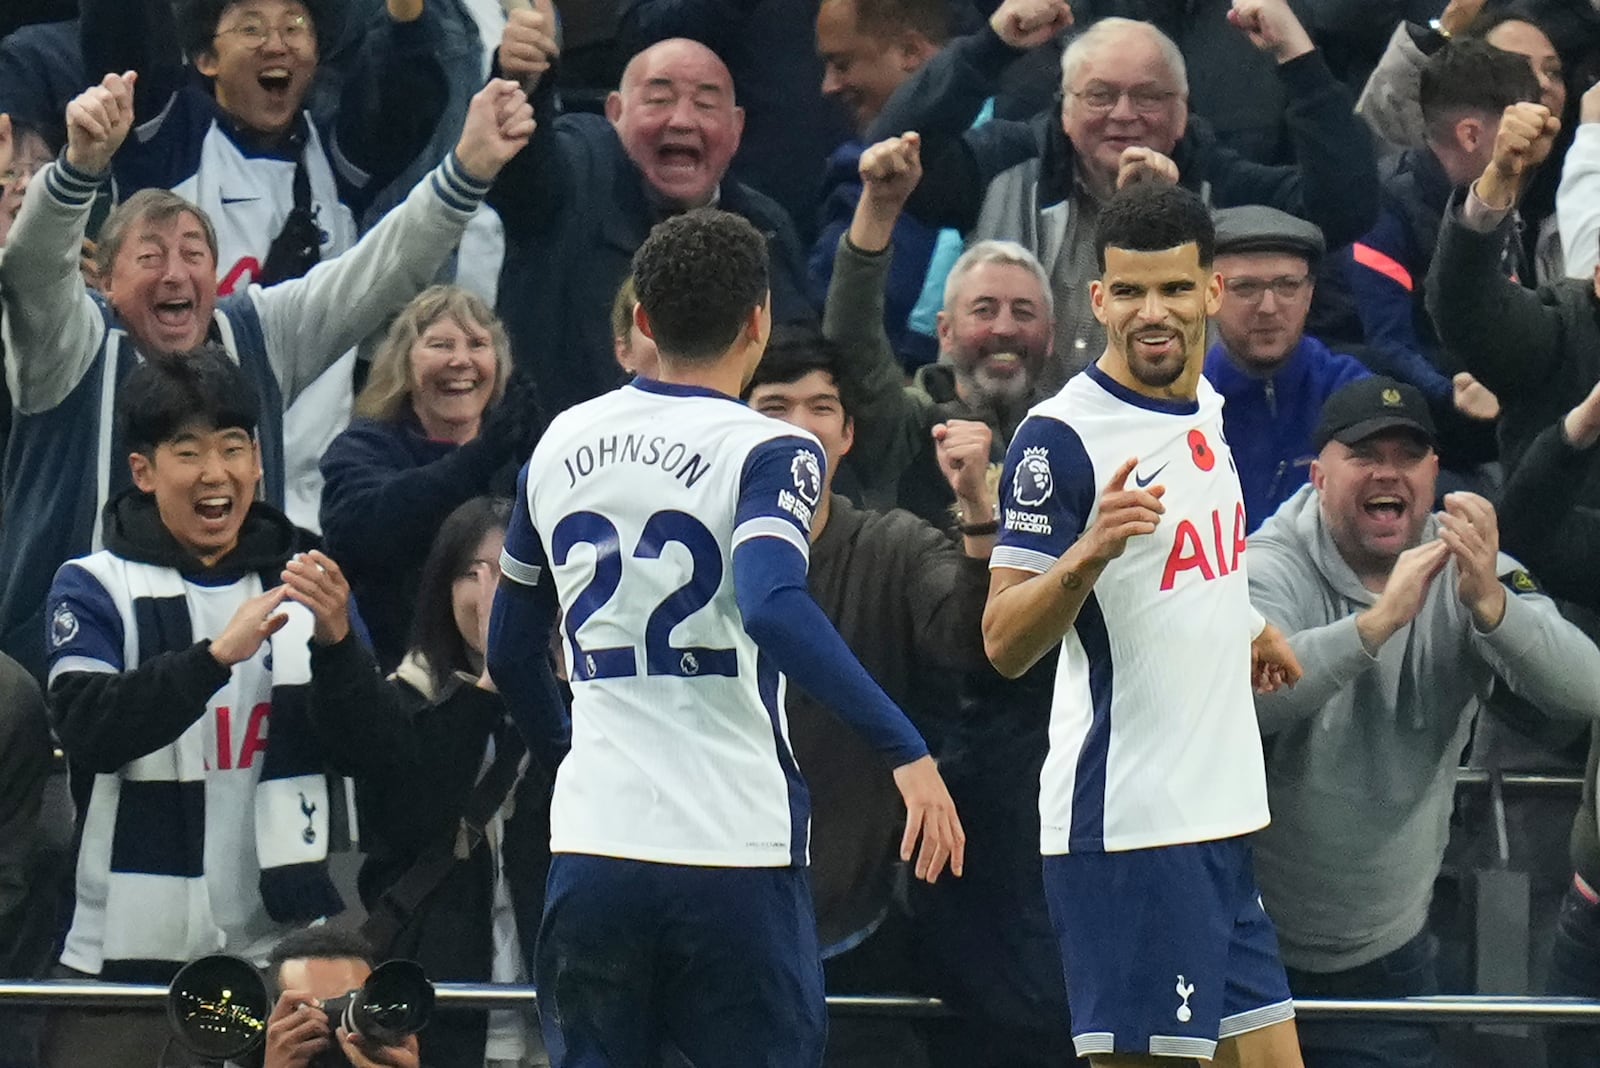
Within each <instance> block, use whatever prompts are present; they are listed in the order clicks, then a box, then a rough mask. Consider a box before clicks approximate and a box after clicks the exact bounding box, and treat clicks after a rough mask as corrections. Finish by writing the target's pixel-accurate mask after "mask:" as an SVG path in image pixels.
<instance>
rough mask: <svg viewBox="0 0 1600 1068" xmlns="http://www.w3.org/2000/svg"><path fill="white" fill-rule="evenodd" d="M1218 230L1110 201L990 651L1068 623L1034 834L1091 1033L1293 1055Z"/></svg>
mask: <svg viewBox="0 0 1600 1068" xmlns="http://www.w3.org/2000/svg"><path fill="white" fill-rule="evenodd" d="M1214 243H1215V235H1214V232H1213V230H1212V224H1211V218H1210V216H1209V215H1208V213H1207V211H1206V209H1205V206H1204V205H1203V204H1201V202H1200V200H1199V198H1197V197H1196V196H1194V194H1192V193H1189V192H1187V191H1185V190H1183V189H1180V188H1177V187H1173V186H1165V185H1136V186H1133V187H1130V188H1128V189H1126V190H1123V191H1121V192H1119V193H1117V194H1116V195H1115V196H1114V197H1113V198H1112V199H1111V200H1110V201H1109V202H1108V203H1107V205H1106V207H1105V209H1104V210H1103V211H1102V213H1101V216H1100V229H1099V235H1098V238H1097V249H1098V254H1099V257H1100V266H1101V278H1100V279H1099V280H1098V281H1096V282H1094V283H1093V284H1092V286H1091V287H1090V299H1091V303H1092V306H1093V308H1094V313H1095V317H1096V318H1097V319H1099V320H1100V322H1102V323H1103V324H1105V328H1106V338H1107V340H1106V349H1105V352H1104V354H1102V355H1101V356H1100V358H1099V359H1098V360H1097V361H1096V362H1095V363H1094V364H1092V365H1091V366H1089V367H1088V368H1087V369H1086V370H1085V371H1084V372H1083V373H1082V374H1079V375H1078V376H1076V377H1075V378H1073V379H1071V380H1070V381H1069V382H1068V383H1067V384H1066V386H1064V387H1063V388H1062V390H1061V392H1060V393H1058V394H1057V395H1056V396H1054V397H1052V398H1051V399H1049V400H1047V401H1044V402H1042V403H1040V404H1039V405H1038V406H1036V407H1035V408H1034V409H1033V410H1032V411H1031V412H1030V413H1029V414H1028V417H1027V418H1026V419H1025V420H1024V421H1023V423H1022V425H1021V426H1020V427H1019V428H1018V430H1017V434H1016V436H1015V437H1014V438H1013V439H1012V442H1011V447H1010V449H1009V452H1008V454H1007V457H1006V470H1005V474H1004V477H1003V482H1002V486H1001V512H1002V516H1001V528H1000V543H999V545H998V547H997V548H996V549H995V551H994V555H993V557H992V558H991V561H990V567H991V578H990V586H989V603H988V607H987V610H986V611H985V613H984V643H985V646H986V648H987V649H988V652H989V658H990V659H991V660H992V661H993V662H994V665H995V667H996V668H998V669H999V670H1000V672H1001V673H1002V674H1004V675H1007V676H1011V677H1015V676H1017V675H1020V674H1022V673H1023V672H1024V671H1026V670H1027V669H1028V668H1029V667H1031V666H1032V665H1033V664H1034V663H1036V662H1037V661H1038V660H1039V658H1040V657H1041V656H1043V655H1044V654H1045V653H1046V652H1047V651H1048V650H1049V649H1050V648H1052V647H1054V646H1056V645H1060V647H1061V658H1060V662H1059V666H1058V668H1057V671H1056V684H1055V697H1054V701H1053V705H1052V709H1051V719H1050V752H1049V756H1048V757H1047V758H1046V761H1045V765H1044V770H1043V772H1042V773H1041V775H1040V798H1039V811H1040V816H1041V824H1042V828H1041V839H1040V845H1041V851H1042V852H1043V853H1044V872H1045V894H1046V898H1047V900H1048V903H1049V906H1050V916H1051V922H1052V924H1053V925H1054V927H1055V929H1056V934H1057V938H1058V941H1059V943H1060V948H1061V957H1062V965H1063V968H1064V970H1065V973H1066V978H1067V990H1068V996H1069V998H1070V1000H1071V1004H1072V1029H1073V1043H1074V1045H1075V1046H1076V1048H1077V1052H1078V1054H1079V1056H1086V1057H1088V1058H1089V1060H1090V1062H1091V1063H1092V1064H1094V1065H1096V1066H1097V1068H1106V1066H1113V1065H1114V1066H1117V1068H1123V1066H1131V1065H1150V1064H1159V1063H1161V1059H1162V1058H1169V1057H1176V1058H1182V1059H1186V1060H1192V1059H1199V1060H1212V1059H1213V1058H1215V1060H1216V1061H1217V1063H1219V1064H1227V1065H1242V1066H1248V1068H1269V1066H1270V1068H1298V1066H1299V1065H1300V1063H1301V1061H1300V1053H1299V1049H1298V1044H1297V1042H1296V1039H1295V1030H1294V1018H1293V1017H1294V1009H1293V1005H1292V1003H1291V1001H1290V998H1289V987H1288V984H1287V982H1286V980H1285V978H1284V972H1283V966H1282V964H1281V963H1279V960H1278V945H1277V936H1276V934H1275V933H1274V931H1273V928H1272V924H1271V922H1270V921H1269V920H1268V919H1267V916H1266V914H1265V913H1264V912H1263V911H1262V908H1261V902H1260V895H1259V893H1258V892H1257V890H1256V886H1255V876H1254V873H1253V869H1252V866H1251V861H1250V849H1249V845H1248V844H1247V839H1246V837H1245V836H1246V835H1248V834H1249V833H1250V832H1251V831H1255V830H1258V829H1259V828H1261V827H1262V826H1264V825H1265V824H1266V823H1267V798H1266V782H1265V778H1264V774H1263V764H1262V755H1261V739H1260V736H1259V734H1258V733H1257V728H1256V718H1255V710H1254V705H1253V699H1252V694H1251V689H1252V684H1254V686H1255V687H1257V688H1262V689H1270V688H1275V687H1277V686H1279V685H1284V684H1292V683H1293V682H1294V681H1295V680H1297V679H1298V678H1299V674H1300V669H1299V666H1298V664H1296V663H1295V660H1294V656H1293V654H1292V653H1291V652H1289V650H1288V645H1287V643H1286V642H1285V640H1284V638H1283V636H1282V635H1281V634H1279V633H1278V632H1277V631H1276V630H1274V629H1273V628H1271V627H1269V626H1267V625H1266V623H1265V621H1264V620H1263V619H1262V618H1261V616H1260V615H1259V613H1257V612H1256V611H1255V610H1254V609H1252V608H1251V606H1250V602H1249V591H1248V588H1247V585H1246V582H1245V572H1244V565H1245V561H1244V555H1243V554H1244V549H1245V514H1244V503H1243V497H1242V494H1241V492H1240V489H1239V476H1238V474H1237V473H1236V471H1235V469H1234V465H1233V457H1232V456H1231V454H1230V453H1229V451H1228V445H1227V442H1226V441H1224V440H1223V437H1222V400H1221V398H1220V397H1219V396H1218V395H1217V393H1216V392H1215V391H1214V390H1213V389H1212V388H1211V387H1210V385H1209V384H1208V383H1207V382H1206V381H1205V379H1203V378H1202V377H1201V375H1200V370H1201V367H1202V365H1203V363H1204V360H1205V335H1206V317H1207V316H1208V315H1210V314H1212V313H1214V312H1215V311H1216V310H1217V305H1218V301H1219V299H1220V296H1221V289H1222V284H1221V281H1220V279H1219V278H1218V276H1217V274H1216V273H1215V272H1214V271H1213V270H1212V268H1211V260H1212V248H1213V245H1214ZM1169 1063H1170V1062H1169Z"/></svg>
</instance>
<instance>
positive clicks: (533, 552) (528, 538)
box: [500, 461, 547, 587]
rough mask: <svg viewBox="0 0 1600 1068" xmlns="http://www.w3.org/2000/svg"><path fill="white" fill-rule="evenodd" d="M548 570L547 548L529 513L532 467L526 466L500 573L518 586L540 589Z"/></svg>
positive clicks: (520, 473) (513, 506)
mask: <svg viewBox="0 0 1600 1068" xmlns="http://www.w3.org/2000/svg"><path fill="white" fill-rule="evenodd" d="M529 462H530V463H531V462H532V461H529ZM546 570H547V568H546V567H545V558H544V545H543V544H542V543H540V541H539V532H538V531H537V530H535V529H534V528H533V516H532V515H531V514H530V513H529V512H528V464H523V465H522V470H520V471H518V472H517V495H516V497H515V498H514V499H513V500H512V503H511V522H510V523H509V524H507V526H506V543H505V547H504V548H503V549H502V550H501V551H500V573H501V574H502V575H504V576H505V577H506V578H508V579H510V580H511V581H512V582H515V583H517V584H518V585H521V586H530V587H532V586H537V585H539V580H540V579H541V578H542V577H543V576H544V574H545V572H546Z"/></svg>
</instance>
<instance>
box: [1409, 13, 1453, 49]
mask: <svg viewBox="0 0 1600 1068" xmlns="http://www.w3.org/2000/svg"><path fill="white" fill-rule="evenodd" d="M1406 32H1407V33H1408V34H1410V35H1411V41H1412V43H1413V44H1415V45H1416V46H1417V50H1418V51H1419V52H1421V53H1422V54H1423V55H1425V56H1431V55H1433V54H1434V53H1435V52H1438V51H1439V50H1440V49H1441V48H1443V47H1444V46H1445V45H1447V44H1449V43H1450V31H1449V30H1447V29H1445V26H1444V23H1442V22H1440V21H1439V20H1438V19H1429V20H1428V24H1427V25H1426V26H1419V25H1417V24H1416V23H1415V22H1408V23H1406Z"/></svg>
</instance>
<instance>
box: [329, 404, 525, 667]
mask: <svg viewBox="0 0 1600 1068" xmlns="http://www.w3.org/2000/svg"><path fill="white" fill-rule="evenodd" d="M511 461H512V456H511V454H510V453H509V452H507V451H506V449H505V448H503V447H500V446H498V445H497V444H496V443H494V442H491V441H489V440H486V439H485V438H483V437H481V436H480V437H478V438H475V439H473V440H472V441H469V442H467V443H466V444H465V445H457V444H455V443H454V442H451V441H435V440H433V439H431V438H429V437H427V436H425V435H424V434H423V433H422V427H421V425H420V424H418V422H417V420H416V418H415V417H414V416H412V415H411V414H410V413H409V412H408V413H407V414H406V416H405V417H403V418H402V419H400V420H398V421H396V422H392V423H390V422H380V421H378V420H376V419H353V420H351V421H350V425H349V426H348V427H346V428H345V430H344V432H343V433H341V434H340V435H339V436H338V437H336V438H334V439H333V444H331V445H329V446H328V451H327V452H325V453H323V456H322V477H323V483H322V515H321V519H322V536H323V544H324V546H325V547H326V549H327V551H328V555H330V556H332V557H333V558H334V559H335V560H337V561H339V566H340V567H341V568H342V569H343V570H344V573H345V576H346V577H347V578H348V579H349V580H350V589H351V592H352V593H353V594H354V595H355V599H356V603H357V604H358V605H360V607H361V615H362V618H363V619H365V620H366V622H367V626H368V628H369V629H370V630H371V633H372V646H373V649H374V651H375V652H376V653H377V655H378V662H379V663H380V664H381V665H382V667H383V669H384V670H385V671H391V670H393V669H394V667H395V666H396V665H397V664H399V663H400V658H401V657H402V656H404V655H405V652H406V642H407V640H408V639H409V636H410V630H411V618H412V615H413V611H414V609H415V606H416V600H417V584H418V582H419V580H420V579H421V577H422V565H423V562H424V561H426V560H427V558H428V552H429V550H430V549H431V548H432V546H433V539H434V535H436V534H437V533H438V532H439V527H440V525H441V524H443V523H444V521H445V518H446V517H447V516H448V515H449V514H450V513H451V511H452V510H453V509H455V507H456V506H457V505H460V504H463V503H465V502H466V501H468V500H470V499H471V498H473V497H476V496H478V495H479V494H484V493H490V492H492V490H493V488H494V486H493V483H494V476H495V474H496V472H497V471H498V470H499V469H500V468H502V467H504V466H505V465H506V464H507V463H508V462H511Z"/></svg>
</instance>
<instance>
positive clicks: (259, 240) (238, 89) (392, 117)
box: [81, 0, 448, 531]
mask: <svg viewBox="0 0 1600 1068" xmlns="http://www.w3.org/2000/svg"><path fill="white" fill-rule="evenodd" d="M346 6H349V7H352V8H359V9H360V10H362V11H376V12H377V13H376V14H375V15H372V16H364V17H368V18H370V19H371V24H370V25H369V26H367V27H366V29H367V30H368V33H367V36H366V40H365V42H364V44H363V46H362V47H363V51H362V55H361V57H360V59H359V61H358V62H356V63H354V65H353V69H351V70H346V71H343V72H342V73H343V76H344V77H343V82H342V90H341V92H340V94H339V96H338V99H337V103H336V105H335V106H334V108H333V109H332V111H331V114H329V115H322V114H318V115H316V116H313V114H312V112H311V110H310V102H309V99H308V95H309V94H310V93H311V91H312V88H313V83H314V82H315V81H316V80H317V78H318V77H319V74H320V73H322V72H323V68H324V63H323V59H324V55H323V49H324V45H325V44H331V42H333V41H335V40H337V39H338V38H339V36H340V35H339V34H338V32H337V31H338V30H339V29H340V27H339V26H338V22H339V21H340V19H341V18H356V17H358V16H356V15H353V14H351V15H342V14H341V11H342V9H343V8H345V7H346ZM380 8H381V10H379V9H380ZM436 22H437V20H436V19H434V20H432V21H430V19H429V18H428V15H427V7H426V5H425V0H385V3H384V4H383V5H377V4H361V5H345V4H339V5H334V4H331V3H329V0H178V2H176V3H174V2H173V0H83V4H82V17H81V24H82V40H83V56H84V67H85V69H86V70H87V71H88V72H89V74H90V77H91V78H93V79H98V78H100V77H101V76H102V75H104V74H106V73H107V72H112V73H120V72H122V71H127V70H134V71H138V72H139V81H138V84H137V86H136V87H135V89H134V129H135V131H136V132H135V134H134V135H133V136H131V137H129V138H128V141H127V143H126V144H125V145H124V147H123V148H122V150H121V151H119V152H118V153H117V157H116V159H115V160H114V161H113V174H114V176H115V178H116V181H117V192H118V195H119V196H120V197H122V198H127V197H129V196H131V195H132V194H133V193H135V192H137V191H138V190H140V189H170V190H172V191H174V192H176V193H178V194H179V195H180V196H182V197H184V199H186V200H188V201H190V202H191V203H193V204H196V205H198V206H199V207H200V208H201V209H202V210H204V211H205V213H206V215H207V217H208V218H210V219H211V220H212V222H213V225H214V226H215V228H216V231H217V265H216V266H217V283H218V293H219V295H221V296H227V295H228V294H230V293H235V292H243V291H244V290H245V289H247V288H248V287H249V286H250V285H251V283H260V284H261V285H272V284H273V283H276V282H281V281H284V280H286V279H289V278H298V277H301V276H302V275H304V274H305V273H306V272H307V271H309V270H310V269H311V268H312V267H313V266H314V265H315V264H317V263H318V262H320V261H322V260H327V259H332V258H333V257H335V256H337V255H339V254H340V253H342V252H345V251H346V250H348V249H349V248H351V247H352V246H353V245H354V244H355V242H356V239H357V238H358V237H359V236H360V232H361V231H360V227H359V226H358V220H360V219H361V218H362V217H363V215H364V213H365V212H366V210H367V208H368V207H369V206H370V205H371V204H372V202H373V200H374V198H375V197H376V196H377V195H378V193H379V192H381V191H382V190H383V189H384V188H385V187H386V186H388V185H389V184H390V182H391V181H392V180H394V179H395V178H397V177H398V176H399V175H400V174H401V172H402V171H403V170H405V169H406V168H407V167H408V166H409V165H410V164H411V161H412V160H413V159H415V158H416V157H417V156H418V154H419V153H420V152H421V151H422V149H423V147H424V146H425V145H427V144H428V143H429V141H430V140H431V139H432V137H433V134H434V129H435V127H436V126H437V125H438V123H439V120H440V116H441V115H442V114H443V110H444V105H445V100H446V97H447V95H448V88H447V86H446V84H445V78H444V74H443V71H442V70H441V68H440V65H439V62H438V60H437V59H436V58H435V56H434V54H433V53H434V51H435V42H436V39H437V37H438V32H439V31H438V29H437V26H436ZM185 58H187V61H188V62H187V64H185V62H184V61H185ZM323 120H326V121H323ZM354 372H355V353H354V350H352V351H351V352H349V353H346V354H345V355H344V357H343V358H342V359H341V360H340V362H338V363H336V364H335V365H334V366H333V367H332V368H330V369H329V370H328V371H327V372H326V373H325V374H324V375H323V376H321V377H320V378H319V379H318V380H317V381H316V382H314V383H312V385H311V386H310V388H309V389H308V390H307V391H306V392H305V393H304V394H303V395H302V396H301V397H300V398H299V399H298V400H297V401H296V402H295V404H294V405H293V406H292V407H291V408H290V410H289V411H288V412H287V413H286V419H287V423H286V427H287V429H288V437H287V439H286V441H287V443H288V452H287V464H288V484H287V496H286V498H285V500H284V506H285V510H286V511H287V513H288V515H289V517H290V518H291V519H293V520H294V521H295V523H296V524H298V525H299V526H302V527H304V528H306V529H308V530H312V531H315V530H319V529H320V527H319V525H318V515H317V511H318V506H319V504H320V503H321V497H322V476H321V473H320V472H319V470H318V467H317V462H318V460H319V458H320V457H321V455H322V453H323V451H324V450H325V449H326V448H327V446H328V444H329V443H330V442H331V441H332V440H333V438H334V437H335V436H336V435H337V434H338V433H339V431H340V430H342V429H343V428H344V426H345V424H346V423H347V422H348V421H349V418H350V407H351V402H352V399H353V376H354Z"/></svg>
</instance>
